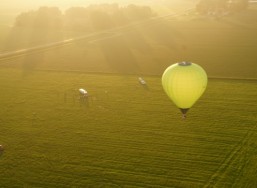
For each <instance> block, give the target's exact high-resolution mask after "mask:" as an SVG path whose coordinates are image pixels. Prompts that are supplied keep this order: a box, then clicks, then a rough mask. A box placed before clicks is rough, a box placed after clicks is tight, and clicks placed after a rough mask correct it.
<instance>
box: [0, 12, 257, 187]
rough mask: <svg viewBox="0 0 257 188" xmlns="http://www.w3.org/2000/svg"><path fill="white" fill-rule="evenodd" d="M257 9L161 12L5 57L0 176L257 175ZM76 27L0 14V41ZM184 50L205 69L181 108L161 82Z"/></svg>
mask: <svg viewBox="0 0 257 188" xmlns="http://www.w3.org/2000/svg"><path fill="white" fill-rule="evenodd" d="M256 15H257V12H256V10H254V9H251V10H249V11H247V12H246V13H242V14H239V15H232V16H230V17H226V18H222V19H220V20H215V19H212V18H203V17H201V16H199V15H189V16H183V17H180V18H177V19H168V20H158V24H157V25H156V22H155V23H154V22H153V23H152V24H139V25H136V26H134V27H131V28H129V29H124V30H119V31H117V33H115V34H116V35H115V37H112V38H106V39H103V40H95V41H94V40H93V41H91V42H88V41H86V40H84V41H83V40H81V41H76V42H74V43H72V44H71V45H66V46H62V47H60V48H53V49H51V50H46V51H41V52H40V53H34V54H30V55H25V56H21V57H10V58H6V59H5V58H3V59H0V88H1V92H0V106H1V108H0V144H1V145H3V146H4V148H5V150H4V152H2V153H0V187H4V188H5V187H7V188H9V187H99V188H103V187H110V188H116V187H122V188H139V187H148V188H153V187H154V188H155V187H159V188H162V187H181V188H188V187H190V188H191V187H217V188H220V187H221V188H223V187H240V188H241V187H249V188H253V187H257V180H256V175H257V170H256V169H257V140H256V136H257V98H256V96H257V87H256V85H257V81H256V79H257V65H256V59H257V53H256V50H257V38H256V32H257V26H256V24H253V23H255V22H256V21H257V20H256V18H257V17H256ZM39 35H40V36H41V38H40V39H39V40H36V39H38V36H39ZM75 35H83V33H77V34H76V33H72V32H68V31H63V32H59V33H58V32H51V31H47V32H44V31H41V32H39V31H36V30H31V29H28V28H27V29H26V28H23V29H21V28H9V27H7V26H0V43H1V44H0V45H1V47H0V48H1V50H3V51H9V50H17V49H22V48H28V47H33V46H34V45H40V44H44V43H45V42H46V43H47V42H53V41H58V40H62V39H64V38H66V37H73V36H75ZM15 37H16V38H15ZM15 42H16V43H15ZM182 60H189V61H193V62H194V63H197V64H200V65H201V66H202V67H203V68H204V69H205V70H206V72H207V74H208V76H209V83H208V87H207V90H206V92H205V93H204V95H203V96H202V98H200V100H199V101H198V102H197V103H196V104H195V105H194V106H193V108H192V109H191V110H190V111H189V112H188V118H187V119H186V120H183V119H182V118H181V113H180V112H179V110H178V109H177V108H176V107H175V106H174V105H173V104H172V102H171V101H170V100H169V99H168V97H167V96H166V95H165V93H164V91H163V89H162V86H161V74H162V73H163V71H164V69H165V68H166V67H167V66H169V65H170V64H172V63H175V62H177V61H182ZM138 76H143V77H144V79H145V80H146V82H147V83H148V87H142V85H140V84H139V83H138ZM223 77H226V78H234V79H224V78H223ZM249 78H253V79H249ZM79 88H85V89H86V90H87V91H88V92H89V94H90V98H89V101H88V102H87V103H85V102H84V103H83V102H82V101H80V100H79V95H78V89H79ZM0 152H1V151H0Z"/></svg>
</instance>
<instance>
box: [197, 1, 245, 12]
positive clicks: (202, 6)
mask: <svg viewBox="0 0 257 188" xmlns="http://www.w3.org/2000/svg"><path fill="white" fill-rule="evenodd" d="M248 3H249V0H200V1H199V3H198V4H197V6H196V9H197V11H198V12H199V13H201V14H208V13H210V12H215V13H217V14H219V13H224V12H227V13H235V12H239V11H242V10H245V9H246V8H247V7H248Z"/></svg>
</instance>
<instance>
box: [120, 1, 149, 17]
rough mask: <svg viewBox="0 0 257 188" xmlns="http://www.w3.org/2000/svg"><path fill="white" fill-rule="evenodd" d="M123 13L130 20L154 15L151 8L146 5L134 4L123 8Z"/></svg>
mask: <svg viewBox="0 0 257 188" xmlns="http://www.w3.org/2000/svg"><path fill="white" fill-rule="evenodd" d="M124 13H125V15H126V16H127V17H128V19H131V20H142V19H147V18H150V17H153V16H154V13H153V12H152V9H151V8H150V7H148V6H136V5H133V4H131V5H128V6H127V7H126V8H124Z"/></svg>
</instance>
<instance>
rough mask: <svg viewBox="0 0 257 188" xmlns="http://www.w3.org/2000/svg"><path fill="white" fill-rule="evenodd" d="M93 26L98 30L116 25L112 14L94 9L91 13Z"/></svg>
mask: <svg viewBox="0 0 257 188" xmlns="http://www.w3.org/2000/svg"><path fill="white" fill-rule="evenodd" d="M90 19H91V22H92V25H93V27H94V28H95V29H96V30H101V29H109V28H112V27H113V26H114V23H113V22H112V19H111V17H110V15H109V14H108V13H106V12H103V11H100V10H94V11H92V12H91V14H90Z"/></svg>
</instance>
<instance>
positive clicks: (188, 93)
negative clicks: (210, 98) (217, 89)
mask: <svg viewBox="0 0 257 188" xmlns="http://www.w3.org/2000/svg"><path fill="white" fill-rule="evenodd" d="M207 80H208V79H207V75H206V72H205V71H204V69H203V68H202V67H200V66H199V65H197V64H195V63H189V62H182V63H176V64H173V65H171V66H169V67H168V68H167V69H166V70H165V71H164V73H163V75H162V86H163V89H164V91H165V92H166V94H167V95H168V96H169V98H170V99H171V100H172V101H173V102H174V103H175V105H176V106H177V107H178V108H180V110H181V112H182V113H183V117H185V115H186V112H187V111H188V110H189V108H191V107H192V106H193V104H194V103H195V102H196V101H197V100H198V99H199V98H200V97H201V95H202V94H203V92H204V91H205V89H206V86H207Z"/></svg>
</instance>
